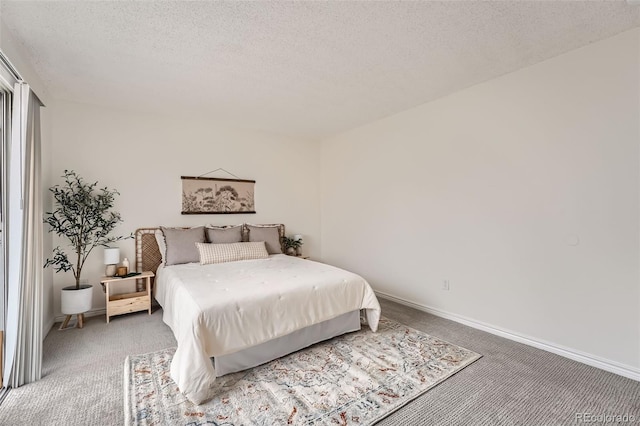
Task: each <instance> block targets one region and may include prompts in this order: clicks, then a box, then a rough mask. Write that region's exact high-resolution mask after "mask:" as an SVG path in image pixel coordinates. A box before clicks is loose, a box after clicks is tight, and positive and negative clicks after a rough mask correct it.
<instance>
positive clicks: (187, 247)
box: [160, 226, 204, 266]
mask: <svg viewBox="0 0 640 426" xmlns="http://www.w3.org/2000/svg"><path fill="white" fill-rule="evenodd" d="M160 229H162V233H163V234H164V242H165V245H166V247H167V251H166V258H165V259H164V261H165V264H166V265H167V266H170V265H179V264H181V263H191V262H198V261H199V260H200V253H198V248H197V247H196V243H204V226H198V227H197V228H190V229H180V228H165V227H164V226H161V227H160Z"/></svg>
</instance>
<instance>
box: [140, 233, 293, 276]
mask: <svg viewBox="0 0 640 426" xmlns="http://www.w3.org/2000/svg"><path fill="white" fill-rule="evenodd" d="M255 226H277V227H278V234H279V235H280V245H281V246H282V244H283V242H284V235H285V234H284V225H283V224H280V223H278V224H271V225H255ZM161 232H162V231H161V230H160V228H140V229H137V230H136V234H135V236H136V272H144V271H151V272H153V273H154V274H155V273H156V271H157V270H158V266H160V263H161V262H162V256H161V255H160V249H159V248H158V242H157V240H156V233H161ZM242 234H243V236H245V237H246V235H247V234H248V228H247V224H246V223H245V224H243V225H242ZM244 239H245V240H246V238H244ZM284 251H285V250H284V248H283V249H282V252H283V253H284Z"/></svg>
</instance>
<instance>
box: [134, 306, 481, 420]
mask: <svg viewBox="0 0 640 426" xmlns="http://www.w3.org/2000/svg"><path fill="white" fill-rule="evenodd" d="M174 352H175V349H174V348H171V349H164V350H161V351H158V352H152V353H149V354H144V355H135V356H130V357H128V358H127V360H126V361H125V419H126V423H127V424H136V425H190V426H196V425H205V424H207V425H265V426H266V425H269V426H271V425H286V424H293V425H336V424H337V425H347V424H350V425H351V424H355V425H371V424H373V423H375V422H377V421H378V420H380V419H382V418H384V417H385V416H387V415H389V414H390V413H392V412H393V411H395V410H397V409H398V408H400V407H402V406H403V405H405V404H407V403H408V402H410V401H411V400H413V399H414V398H416V397H418V396H419V395H421V394H423V393H424V392H426V391H427V390H429V389H430V388H432V387H433V386H435V385H437V384H438V383H440V382H442V381H443V380H445V379H447V378H448V377H450V376H452V375H453V374H455V373H456V372H458V371H460V370H462V369H463V368H464V367H466V366H467V365H469V364H471V363H472V362H474V361H476V360H477V359H479V358H480V357H481V355H478V354H477V353H475V352H471V351H469V350H467V349H464V348H461V347H459V346H456V345H453V344H451V343H447V342H444V341H442V340H439V339H436V338H435V337H432V336H429V335H428V334H425V333H423V332H421V331H418V330H414V329H412V328H409V327H406V326H404V325H401V324H398V323H396V322H394V321H391V320H389V319H386V318H382V319H381V320H380V325H379V329H378V332H377V333H373V332H371V330H369V329H368V328H367V329H366V330H364V329H363V330H361V331H358V332H354V333H349V334H346V335H344V336H340V337H336V338H334V339H332V340H329V341H327V342H323V343H319V344H316V345H313V346H311V347H309V348H307V349H303V350H301V351H298V352H296V353H293V354H291V355H288V356H286V357H283V358H280V359H278V360H275V361H272V362H270V363H268V364H264V365H261V366H259V367H256V368H253V369H251V370H247V371H242V372H239V373H233V374H228V375H226V376H223V377H220V378H218V379H217V380H216V383H215V386H216V388H217V392H216V394H217V396H216V397H215V398H213V399H212V400H211V401H209V402H207V403H205V404H202V405H193V404H191V403H190V402H189V401H188V400H187V399H186V398H185V397H184V396H183V395H182V394H181V393H180V392H179V391H178V389H177V386H176V384H175V383H174V382H173V380H171V378H170V376H169V366H170V364H171V358H172V356H173V353H174Z"/></svg>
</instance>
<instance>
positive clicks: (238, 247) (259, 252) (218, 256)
mask: <svg viewBox="0 0 640 426" xmlns="http://www.w3.org/2000/svg"><path fill="white" fill-rule="evenodd" d="M196 247H197V248H198V252H199V253H200V264H201V265H209V264H212V263H225V262H235V261H238V260H252V259H266V258H268V257H269V253H267V249H266V248H265V245H264V241H260V242H255V243H230V244H203V243H197V244H196Z"/></svg>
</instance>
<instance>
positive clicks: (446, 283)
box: [442, 280, 449, 291]
mask: <svg viewBox="0 0 640 426" xmlns="http://www.w3.org/2000/svg"><path fill="white" fill-rule="evenodd" d="M442 289H443V290H446V291H449V280H444V281H442Z"/></svg>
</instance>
